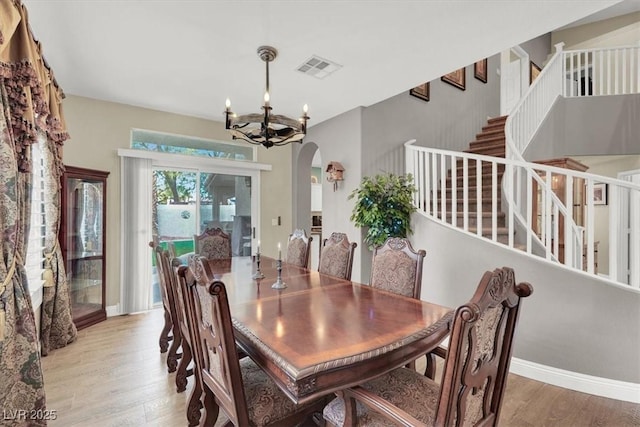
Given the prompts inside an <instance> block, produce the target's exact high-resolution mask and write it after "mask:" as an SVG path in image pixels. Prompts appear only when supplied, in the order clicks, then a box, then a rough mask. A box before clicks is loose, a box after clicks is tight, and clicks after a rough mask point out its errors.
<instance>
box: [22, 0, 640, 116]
mask: <svg viewBox="0 0 640 427" xmlns="http://www.w3.org/2000/svg"><path fill="white" fill-rule="evenodd" d="M617 2H618V0H588V1H586V0H582V1H576V0H545V1H531V0H511V1H506V0H483V1H481V0H467V1H457V0H456V1H453V0H451V1H439V0H438V1H436V0H425V1H418V0H412V1H405V0H397V1H390V0H387V1H384V0H377V1H367V0H351V1H338V0H325V1H310V0H298V1H272V0H268V1H267V0H263V1H240V0H238V1H220V0H218V1H206V0H199V1H188V0H182V1H161V0H155V1H154V0H126V1H123V0H94V1H90V0H76V1H73V0H66V1H62V0H23V3H24V4H25V5H26V6H27V10H28V11H29V17H30V23H31V27H32V29H33V32H34V34H35V36H36V38H37V39H38V40H40V41H41V42H42V45H43V52H44V56H45V58H46V59H47V61H48V62H49V64H50V65H51V67H52V69H53V71H54V73H55V76H56V79H57V81H58V82H59V84H60V85H61V86H62V88H63V89H64V91H65V93H67V94H72V95H79V96H85V97H89V98H96V99H101V100H106V101H113V102H120V103H125V104H131V105H135V106H140V107H147V108H152V109H156V110H161V111H168V112H174V113H179V114H186V115H190V116H196V117H202V118H206V119H211V120H222V112H223V110H224V102H225V99H226V98H227V97H228V98H231V101H232V107H233V110H234V111H235V112H236V113H239V114H244V113H251V112H259V107H260V105H261V103H262V96H263V92H264V63H263V62H262V61H261V60H260V59H259V58H258V56H257V55H256V49H257V47H258V46H260V45H264V44H268V45H272V46H274V47H276V48H277V49H278V51H279V56H278V58H277V59H276V60H275V61H274V62H273V63H272V64H271V67H270V72H271V105H272V106H273V107H274V113H276V114H285V115H288V116H293V117H295V116H297V115H298V114H299V113H300V112H301V109H302V105H303V104H304V103H307V104H309V115H310V116H311V122H310V123H309V124H310V125H313V124H317V123H319V122H321V121H323V120H327V119H329V118H331V117H334V116H336V115H338V114H341V113H343V112H345V111H348V110H350V109H353V108H355V107H358V106H368V105H371V104H374V103H376V102H379V101H381V100H384V99H386V98H389V97H391V96H393V95H396V94H398V93H401V92H403V91H406V90H408V89H409V88H411V87H413V86H416V85H418V84H421V83H423V82H425V81H429V80H432V79H435V78H438V77H439V76H441V75H442V74H445V73H447V72H449V71H452V70H454V69H456V68H459V67H461V66H464V65H467V64H471V63H473V62H475V61H476V60H478V59H481V58H484V57H487V56H490V55H493V54H495V53H497V52H499V51H501V50H503V49H506V48H509V47H511V46H513V45H516V44H518V43H522V42H524V41H527V40H529V39H531V38H534V37H536V36H538V35H540V34H544V33H547V32H549V31H552V30H554V29H556V28H558V27H560V26H563V25H566V24H568V23H571V22H573V21H576V20H578V19H580V18H583V17H585V16H588V15H590V14H592V13H594V12H596V11H599V10H601V9H604V8H606V7H608V6H611V5H613V4H615V3H617ZM626 2H631V3H634V4H635V5H636V6H637V5H638V4H639V3H638V0H626ZM311 55H318V56H320V57H323V58H326V59H329V60H332V61H335V62H337V63H338V64H340V65H342V68H341V69H340V70H339V71H337V72H336V73H334V74H332V75H330V76H329V77H327V78H326V79H323V80H319V79H316V78H314V77H310V76H307V75H304V74H301V73H300V72H298V71H296V68H297V67H298V66H299V65H301V64H302V63H303V62H304V61H305V60H307V59H308V58H309V57H310V56H311Z"/></svg>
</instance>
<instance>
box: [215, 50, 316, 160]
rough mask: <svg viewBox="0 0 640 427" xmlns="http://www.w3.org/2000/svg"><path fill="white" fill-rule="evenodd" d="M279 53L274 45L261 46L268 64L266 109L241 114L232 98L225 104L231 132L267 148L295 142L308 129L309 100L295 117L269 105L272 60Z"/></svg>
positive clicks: (262, 55)
mask: <svg viewBox="0 0 640 427" xmlns="http://www.w3.org/2000/svg"><path fill="white" fill-rule="evenodd" d="M277 55H278V51H277V50H276V49H275V48H273V47H271V46H260V47H259V48H258V56H259V57H260V59H262V60H263V61H264V62H265V63H266V64H267V79H266V80H267V85H266V91H265V94H264V105H263V106H262V110H263V113H261V114H260V113H256V114H245V115H242V116H237V115H235V114H234V113H233V112H232V111H231V101H230V100H229V99H227V102H226V108H225V128H226V129H227V130H228V131H229V132H231V135H232V137H233V139H241V140H243V141H246V142H249V143H251V144H255V145H263V146H264V147H265V148H269V147H273V146H274V145H286V144H289V143H291V142H302V140H303V138H304V137H305V135H306V133H307V120H309V116H308V115H307V104H305V105H304V107H303V109H302V116H301V117H300V118H299V119H298V120H295V119H291V118H289V117H286V116H281V115H278V114H271V110H272V108H271V105H269V62H271V61H273V60H274V59H275V58H276V56H277Z"/></svg>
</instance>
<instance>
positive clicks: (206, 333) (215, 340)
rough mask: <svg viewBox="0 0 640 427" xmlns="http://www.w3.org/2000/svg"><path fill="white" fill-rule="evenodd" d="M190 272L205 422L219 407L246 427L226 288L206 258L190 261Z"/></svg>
mask: <svg viewBox="0 0 640 427" xmlns="http://www.w3.org/2000/svg"><path fill="white" fill-rule="evenodd" d="M189 270H190V271H191V274H193V278H194V280H193V282H192V284H191V285H190V286H188V287H189V289H188V294H187V299H188V300H189V306H190V308H191V312H192V321H193V325H192V333H193V334H194V335H193V338H194V340H197V341H198V342H197V344H196V343H193V344H194V347H196V349H197V350H196V351H197V359H198V365H199V371H200V374H201V381H202V386H203V390H204V393H205V408H206V410H207V418H208V419H211V420H215V419H216V418H217V411H218V405H219V406H221V407H222V408H223V410H224V412H225V414H226V415H227V416H228V417H229V418H230V420H231V422H232V423H233V424H234V425H236V426H245V425H246V426H248V425H250V421H249V415H248V410H247V404H246V399H245V394H244V386H243V380H242V374H241V370H240V363H239V362H238V355H237V353H236V345H235V338H234V334H233V324H232V320H231V313H230V310H229V301H228V299H227V292H226V288H225V285H224V283H222V282H221V281H218V280H215V279H214V275H213V272H212V271H211V268H210V267H209V265H208V263H207V261H206V258H203V257H195V256H194V257H190V259H189ZM211 393H213V395H215V399H212V396H211ZM212 411H214V412H215V414H212V413H211V412H212Z"/></svg>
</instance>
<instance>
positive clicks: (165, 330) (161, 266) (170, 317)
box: [149, 237, 180, 372]
mask: <svg viewBox="0 0 640 427" xmlns="http://www.w3.org/2000/svg"><path fill="white" fill-rule="evenodd" d="M149 246H150V247H151V248H153V255H154V259H155V263H156V274H157V277H158V286H159V288H160V296H161V298H162V309H163V311H164V325H163V327H162V331H161V332H160V339H159V343H160V352H161V353H166V352H167V351H168V354H167V369H168V370H169V372H174V371H175V370H176V367H177V365H178V357H179V356H178V349H179V348H180V332H179V331H178V329H177V328H176V325H175V320H176V313H175V300H174V297H173V294H172V291H171V289H170V288H169V284H168V280H169V278H168V277H167V274H168V271H167V267H166V265H165V263H164V261H163V253H164V252H166V250H165V249H163V248H162V247H161V246H160V244H159V242H158V240H157V238H155V237H154V240H153V241H151V242H149ZM169 343H171V347H169Z"/></svg>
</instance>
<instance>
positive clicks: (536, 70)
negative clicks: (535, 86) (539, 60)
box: [529, 61, 541, 84]
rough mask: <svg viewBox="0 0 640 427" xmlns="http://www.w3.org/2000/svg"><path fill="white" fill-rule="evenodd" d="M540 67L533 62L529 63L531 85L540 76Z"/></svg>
mask: <svg viewBox="0 0 640 427" xmlns="http://www.w3.org/2000/svg"><path fill="white" fill-rule="evenodd" d="M540 71H541V69H540V67H538V66H537V65H536V64H535V63H534V62H533V61H529V84H531V83H533V81H534V80H535V79H536V78H537V77H538V75H540Z"/></svg>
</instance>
